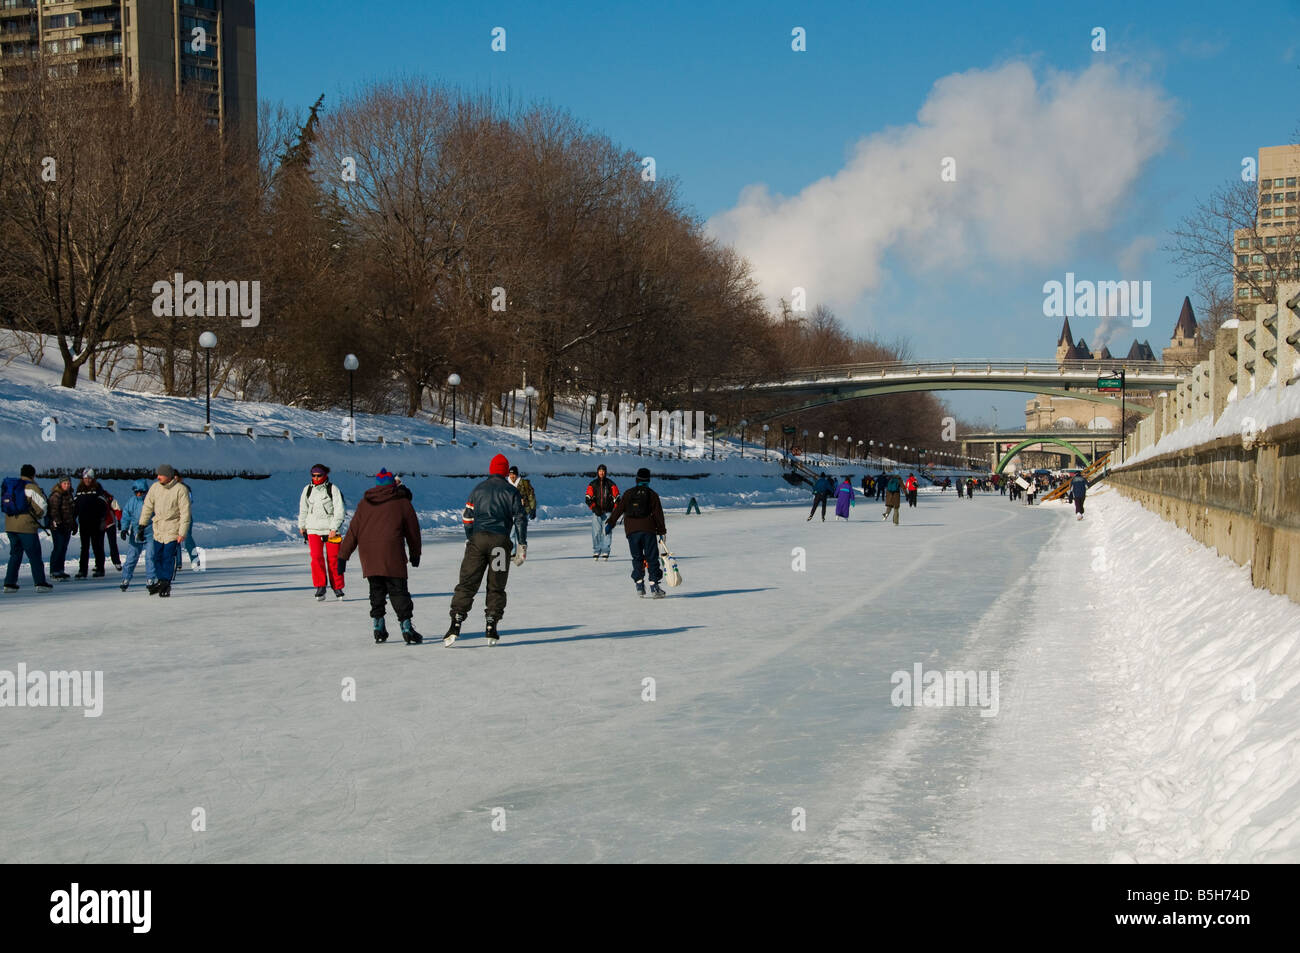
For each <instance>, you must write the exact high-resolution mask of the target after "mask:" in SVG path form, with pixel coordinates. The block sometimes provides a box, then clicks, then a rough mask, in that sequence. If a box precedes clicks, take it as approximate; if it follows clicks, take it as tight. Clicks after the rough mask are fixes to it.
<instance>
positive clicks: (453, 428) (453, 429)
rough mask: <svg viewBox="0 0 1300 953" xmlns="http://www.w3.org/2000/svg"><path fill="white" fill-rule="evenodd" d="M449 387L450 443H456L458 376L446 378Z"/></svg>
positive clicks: (453, 375)
mask: <svg viewBox="0 0 1300 953" xmlns="http://www.w3.org/2000/svg"><path fill="white" fill-rule="evenodd" d="M447 383H448V384H450V385H451V442H452V443H455V442H456V388H457V387H459V386H460V375H459V374H452V375H451V376H450V377H448V378H447Z"/></svg>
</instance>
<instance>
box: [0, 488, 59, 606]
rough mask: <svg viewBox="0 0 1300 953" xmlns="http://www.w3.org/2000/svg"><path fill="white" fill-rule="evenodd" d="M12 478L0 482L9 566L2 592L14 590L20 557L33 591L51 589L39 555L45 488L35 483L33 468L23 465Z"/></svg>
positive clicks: (0, 497)
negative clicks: (26, 565) (29, 570)
mask: <svg viewBox="0 0 1300 953" xmlns="http://www.w3.org/2000/svg"><path fill="white" fill-rule="evenodd" d="M18 473H19V475H18V476H16V477H7V478H5V481H4V483H3V484H0V510H3V512H4V515H5V532H6V533H7V534H8V535H9V566H8V567H7V568H6V570H5V587H4V588H5V592H17V591H18V570H19V569H21V568H22V565H23V556H26V557H27V561H28V563H30V564H31V567H32V582H33V583H34V584H35V585H36V591H37V592H52V591H53V590H54V587H53V586H51V585H50V583H49V580H47V579H46V578H45V559H44V557H43V556H41V538H40V536H39V535H38V534H39V532H40V530H41V525H42V522H43V521H44V519H45V514H46V512H47V511H48V510H49V502H48V501H47V500H46V499H45V491H44V490H42V489H41V488H40V487H39V486H38V485H37V483H36V468H35V467H34V466H32V465H31V464H30V463H25V464H23V466H22V468H21V469H20V470H19V471H18Z"/></svg>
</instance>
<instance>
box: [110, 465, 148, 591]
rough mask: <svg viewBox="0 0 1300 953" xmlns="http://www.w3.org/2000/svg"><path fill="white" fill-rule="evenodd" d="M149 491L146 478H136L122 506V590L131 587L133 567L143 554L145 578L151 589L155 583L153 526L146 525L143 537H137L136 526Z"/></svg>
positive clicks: (120, 587) (133, 573)
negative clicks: (124, 545)
mask: <svg viewBox="0 0 1300 953" xmlns="http://www.w3.org/2000/svg"><path fill="white" fill-rule="evenodd" d="M148 493H149V481H148V480H136V481H135V482H134V483H132V484H131V499H129V500H127V501H126V506H124V507H122V534H121V535H122V541H123V542H124V543H125V544H126V549H125V551H124V552H123V554H122V582H121V584H120V585H119V586H118V588H119V589H121V590H122V591H123V592H126V591H127V590H128V589H129V588H131V580H132V579H133V578H134V577H135V567H136V564H137V563H139V561H140V554H141V553H143V554H144V570H145V580H146V583H147V585H148V586H149V587H150V589H151V591H152V589H153V587H155V586H156V585H157V581H156V579H157V576H156V573H155V570H154V565H153V527H152V526H146V527H145V531H144V539H139V533H138V532H137V527H139V525H140V513H141V511H142V510H143V509H144V498H145V496H146V495H148Z"/></svg>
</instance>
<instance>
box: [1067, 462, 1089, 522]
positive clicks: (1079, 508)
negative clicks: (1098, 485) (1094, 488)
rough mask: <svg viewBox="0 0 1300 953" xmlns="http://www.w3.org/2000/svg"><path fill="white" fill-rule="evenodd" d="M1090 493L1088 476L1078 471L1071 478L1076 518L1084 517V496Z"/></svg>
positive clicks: (1071, 496)
mask: <svg viewBox="0 0 1300 953" xmlns="http://www.w3.org/2000/svg"><path fill="white" fill-rule="evenodd" d="M1087 495H1088V478H1087V477H1086V476H1084V475H1083V474H1082V473H1076V474H1075V475H1074V477H1073V478H1072V479H1071V480H1070V499H1072V500H1073V501H1074V512H1075V514H1076V515H1075V519H1076V520H1081V519H1083V498H1084V497H1085V496H1087Z"/></svg>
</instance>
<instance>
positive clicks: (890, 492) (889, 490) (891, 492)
mask: <svg viewBox="0 0 1300 953" xmlns="http://www.w3.org/2000/svg"><path fill="white" fill-rule="evenodd" d="M902 489H903V481H902V480H901V479H899V477H898V474H897V473H891V474H889V477H888V479H886V480H885V515H884V516H882V517H881V519H882V520H887V519H889V511H890V510H893V511H894V525H895V526H897V525H898V509H899V507H898V497H899V494H900V493H901V492H902Z"/></svg>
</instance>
